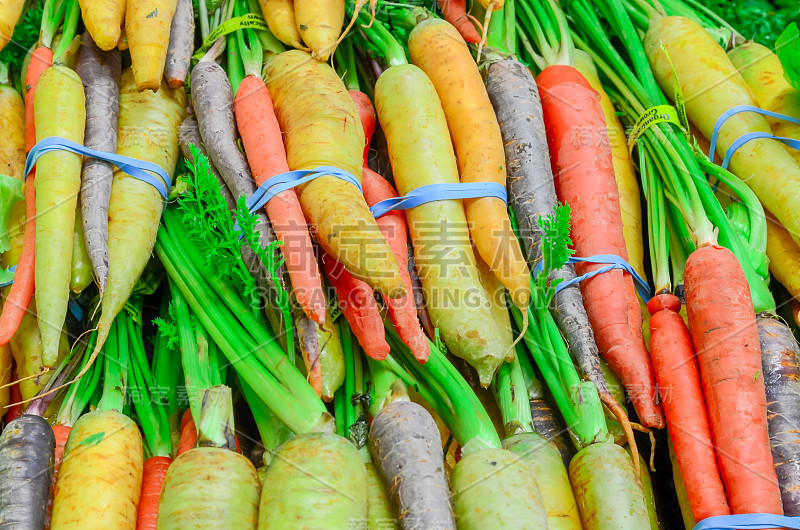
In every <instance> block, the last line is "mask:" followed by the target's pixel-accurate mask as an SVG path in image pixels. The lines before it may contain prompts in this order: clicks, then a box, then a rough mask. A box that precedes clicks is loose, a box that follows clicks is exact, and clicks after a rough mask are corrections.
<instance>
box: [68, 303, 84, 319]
mask: <svg viewBox="0 0 800 530" xmlns="http://www.w3.org/2000/svg"><path fill="white" fill-rule="evenodd" d="M67 307H68V308H69V312H70V313H72V316H74V317H75V320H77V321H78V322H81V321H82V320H83V308H82V307H81V304H79V303H78V301H77V300H75V299H74V298H70V299H69V302H67Z"/></svg>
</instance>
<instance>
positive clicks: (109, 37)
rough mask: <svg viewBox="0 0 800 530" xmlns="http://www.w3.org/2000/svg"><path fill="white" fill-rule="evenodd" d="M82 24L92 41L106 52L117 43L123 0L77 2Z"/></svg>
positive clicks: (123, 8) (123, 13)
mask: <svg viewBox="0 0 800 530" xmlns="http://www.w3.org/2000/svg"><path fill="white" fill-rule="evenodd" d="M79 3H80V6H81V15H82V17H83V23H84V24H85V25H86V31H88V32H89V35H91V36H92V40H93V41H94V43H95V44H97V47H98V48H100V49H101V50H105V51H108V50H110V49H111V48H113V47H115V46H116V45H117V43H118V42H119V38H120V34H121V33H122V19H123V17H124V16H125V4H126V2H125V0H79Z"/></svg>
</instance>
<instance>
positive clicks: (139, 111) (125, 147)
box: [93, 69, 185, 357]
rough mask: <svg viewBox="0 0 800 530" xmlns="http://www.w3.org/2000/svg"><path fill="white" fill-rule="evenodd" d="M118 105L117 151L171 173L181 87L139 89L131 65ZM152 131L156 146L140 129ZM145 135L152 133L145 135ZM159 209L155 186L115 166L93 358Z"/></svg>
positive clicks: (145, 255) (129, 286) (146, 251)
mask: <svg viewBox="0 0 800 530" xmlns="http://www.w3.org/2000/svg"><path fill="white" fill-rule="evenodd" d="M119 108H120V115H119V134H118V138H119V139H118V146H117V153H118V154H120V155H124V156H128V157H131V158H136V159H138V160H145V161H148V162H152V163H154V164H156V165H158V166H160V167H162V168H163V169H164V170H165V171H166V172H167V175H169V176H170V177H171V176H172V174H173V171H174V168H175V162H176V159H177V157H178V141H177V132H178V126H179V125H180V123H181V121H182V120H183V118H184V113H185V96H184V92H183V89H171V88H169V87H168V86H167V84H166V83H163V84H162V87H161V90H159V91H158V93H151V92H147V93H138V92H137V89H136V83H135V81H134V77H133V74H132V72H131V70H130V69H129V70H126V71H125V72H124V73H123V74H122V78H121V82H120V104H119ZM150 130H153V131H159V135H158V136H157V139H158V140H157V142H156V145H152V143H151V142H150V141H146V140H145V139H144V138H143V137H142V134H143V133H142V131H150ZM147 138H152V137H151V136H150V135H149V134H148V135H147ZM163 208H164V200H163V198H162V197H161V195H160V194H159V193H158V191H156V190H155V188H153V187H152V186H150V185H149V184H147V183H145V182H142V181H140V180H138V179H136V178H134V177H131V176H130V175H127V174H125V173H123V172H121V171H119V170H117V171H115V172H114V181H113V183H112V185H111V199H110V201H109V206H108V211H109V220H108V241H109V245H108V258H109V261H108V262H109V274H108V286H107V288H106V291H105V293H104V294H103V299H102V312H101V315H100V321H99V322H98V325H97V327H98V330H99V334H98V338H97V345H96V347H95V351H94V354H93V357H96V355H97V353H99V351H100V349H101V348H102V346H103V344H104V343H105V340H106V338H107V337H108V331H109V328H110V326H111V323H112V321H113V320H114V317H116V316H117V314H118V313H119V312H120V311H121V310H122V307H123V306H124V305H125V302H126V301H127V299H128V297H129V296H130V294H131V292H132V290H133V286H134V284H135V283H136V281H137V280H138V279H139V276H140V275H141V273H142V271H143V270H144V267H145V265H146V264H147V261H148V260H149V259H150V253H151V252H152V249H153V245H154V244H155V240H156V234H157V231H158V225H159V219H160V218H161V212H162V210H163Z"/></svg>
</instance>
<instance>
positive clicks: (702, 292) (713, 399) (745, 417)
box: [683, 245, 783, 514]
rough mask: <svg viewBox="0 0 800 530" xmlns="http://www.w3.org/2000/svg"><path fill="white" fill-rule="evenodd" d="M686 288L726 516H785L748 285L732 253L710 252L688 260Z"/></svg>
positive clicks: (705, 249)
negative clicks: (724, 496)
mask: <svg viewBox="0 0 800 530" xmlns="http://www.w3.org/2000/svg"><path fill="white" fill-rule="evenodd" d="M685 287H686V307H687V309H688V314H689V331H690V332H691V334H692V340H693V342H694V347H695V351H697V360H698V364H699V366H700V377H701V379H702V383H703V394H704V396H705V400H706V406H707V409H708V416H709V423H710V425H711V436H712V440H713V441H714V446H715V447H716V450H717V461H718V463H719V469H720V475H721V477H722V482H723V484H724V485H725V491H726V493H727V496H728V504H729V506H730V508H731V512H732V513H776V514H782V513H783V509H782V507H781V496H780V489H779V488H778V480H777V478H776V475H775V469H774V468H773V465H772V455H771V454H770V449H769V436H768V431H767V403H766V398H765V394H764V374H763V373H762V364H761V353H760V348H759V343H758V330H757V328H756V319H755V314H754V312H753V303H752V300H751V298H750V290H749V287H748V285H747V280H746V278H745V276H744V273H743V272H742V269H741V267H740V266H739V262H738V261H737V260H736V257H735V256H734V255H733V253H732V252H731V251H729V250H727V249H725V248H722V247H718V246H714V245H707V246H704V247H701V248H699V249H698V250H696V251H694V252H693V253H692V254H690V255H689V259H688V260H687V261H686V270H685ZM721 308H724V309H721ZM683 478H684V480H688V477H687V476H686V474H684V477H683Z"/></svg>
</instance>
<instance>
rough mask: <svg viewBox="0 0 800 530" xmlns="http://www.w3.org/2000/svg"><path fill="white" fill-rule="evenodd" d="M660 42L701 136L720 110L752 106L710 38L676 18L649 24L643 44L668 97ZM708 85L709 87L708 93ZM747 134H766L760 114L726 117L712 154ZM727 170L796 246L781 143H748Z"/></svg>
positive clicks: (792, 189) (799, 177)
mask: <svg viewBox="0 0 800 530" xmlns="http://www.w3.org/2000/svg"><path fill="white" fill-rule="evenodd" d="M662 43H663V45H664V47H665V48H666V51H667V52H668V53H669V56H670V58H671V59H672V64H673V66H674V68H675V75H676V76H677V78H678V80H679V81H680V85H681V88H682V90H683V95H684V96H685V101H686V113H687V115H688V117H689V119H690V120H691V121H692V122H694V124H695V125H697V127H698V128H699V129H700V131H701V132H702V133H703V135H704V136H705V137H706V138H711V136H712V131H713V129H714V124H715V123H716V121H717V118H718V117H719V116H720V115H721V114H722V113H723V112H725V111H727V110H728V109H730V108H731V107H734V106H736V105H753V106H757V105H756V101H755V100H754V98H753V94H752V92H751V91H750V88H749V87H748V86H747V84H746V83H745V82H744V80H743V79H742V76H741V75H740V74H739V72H738V71H737V70H736V68H735V67H734V66H733V64H732V63H731V61H730V59H729V58H728V57H727V56H726V55H725V50H723V49H722V47H721V46H720V45H719V44H718V43H717V42H716V40H715V39H714V37H712V36H711V34H709V33H708V32H707V31H706V30H705V29H704V28H703V27H702V26H700V25H699V24H698V23H696V22H694V21H692V20H689V19H687V18H684V17H679V16H672V17H663V18H659V19H657V20H654V21H652V22H651V23H650V28H649V30H648V31H647V35H646V36H645V40H644V44H645V50H646V52H647V56H648V59H649V60H650V64H651V66H652V68H653V73H654V74H655V77H656V80H657V81H658V83H659V85H660V86H661V88H662V90H664V92H665V93H667V94H668V95H669V96H670V97H673V90H674V89H673V73H672V72H673V70H672V67H671V66H670V64H669V62H668V61H667V56H666V55H665V53H664V51H663V50H662V49H661V45H662ZM697 57H703V68H698V62H697ZM709 86H714V87H715V89H714V90H708V87H709ZM750 132H765V133H770V134H771V132H772V131H771V129H770V127H769V123H768V122H767V120H766V118H765V117H764V116H762V115H760V114H756V113H754V112H742V113H739V114H736V115H734V116H732V117H730V118H729V119H728V120H727V121H726V122H725V124H724V125H723V126H722V127H721V128H720V131H719V135H718V136H717V146H716V148H717V154H718V155H719V156H720V157H723V156H724V155H725V152H726V151H727V150H728V148H729V147H730V146H731V144H733V142H734V141H736V140H737V139H738V138H739V137H741V136H742V135H743V134H746V133H750ZM730 169H731V171H732V172H733V173H734V174H735V175H737V176H738V177H739V178H740V179H742V180H743V181H745V182H746V183H747V185H748V186H749V187H750V188H751V189H752V190H753V191H754V192H755V194H756V195H757V196H758V198H759V200H760V201H761V203H762V204H763V205H764V208H765V209H767V210H769V211H770V212H772V213H773V214H774V215H775V217H777V218H778V220H779V221H780V222H781V224H783V226H785V227H786V228H787V230H788V231H789V233H790V234H792V238H793V239H794V240H795V241H797V242H800V215H798V212H800V192H799V191H798V190H800V166H799V165H798V164H797V162H795V160H794V159H793V158H792V156H791V155H790V154H789V153H788V152H787V151H786V149H785V147H784V146H783V144H781V143H780V142H778V141H777V140H773V139H771V138H758V139H755V140H751V141H749V142H747V143H745V144H744V145H743V146H741V147H740V148H739V149H738V150H737V151H736V154H734V155H733V157H732V158H731V160H730Z"/></svg>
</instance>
